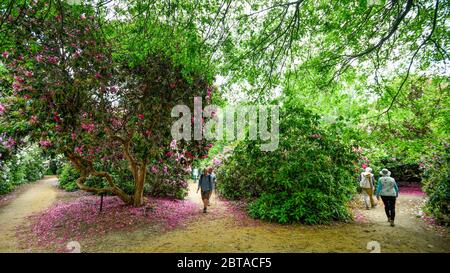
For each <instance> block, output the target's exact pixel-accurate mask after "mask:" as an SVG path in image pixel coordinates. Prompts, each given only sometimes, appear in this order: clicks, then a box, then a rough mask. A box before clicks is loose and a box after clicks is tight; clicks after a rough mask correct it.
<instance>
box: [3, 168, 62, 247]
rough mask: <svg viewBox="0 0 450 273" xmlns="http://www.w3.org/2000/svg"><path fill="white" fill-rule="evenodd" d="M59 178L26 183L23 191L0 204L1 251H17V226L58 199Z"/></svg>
mask: <svg viewBox="0 0 450 273" xmlns="http://www.w3.org/2000/svg"><path fill="white" fill-rule="evenodd" d="M57 182H58V180H57V178H56V177H54V176H46V177H45V178H44V179H42V180H39V181H37V182H34V183H32V184H28V185H24V187H26V188H25V189H24V191H23V192H21V193H19V194H18V195H17V197H15V198H14V199H12V200H11V201H9V202H7V203H5V204H3V205H2V206H0V252H16V251H19V250H18V249H17V247H18V246H17V240H16V237H15V228H16V227H17V226H19V225H20V224H21V223H22V222H23V221H24V220H25V218H26V217H27V216H29V215H31V214H33V213H35V212H38V211H41V210H43V209H45V208H47V207H49V206H50V205H51V204H52V203H53V202H54V201H55V199H56V196H57V189H56V187H55V185H56V184H57Z"/></svg>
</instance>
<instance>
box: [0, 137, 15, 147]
mask: <svg viewBox="0 0 450 273" xmlns="http://www.w3.org/2000/svg"><path fill="white" fill-rule="evenodd" d="M2 144H3V146H5V148H6V149H11V148H12V147H14V145H16V141H15V140H14V139H13V138H12V137H9V138H8V140H7V141H3V143H2Z"/></svg>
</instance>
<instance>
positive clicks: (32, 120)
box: [28, 116, 38, 125]
mask: <svg viewBox="0 0 450 273" xmlns="http://www.w3.org/2000/svg"><path fill="white" fill-rule="evenodd" d="M28 122H29V123H30V124H31V125H34V124H36V123H37V122H38V118H37V117H36V116H31V118H30V120H29V121H28Z"/></svg>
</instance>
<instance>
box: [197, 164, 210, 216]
mask: <svg viewBox="0 0 450 273" xmlns="http://www.w3.org/2000/svg"><path fill="white" fill-rule="evenodd" d="M212 180H213V179H212V178H211V175H210V174H209V172H208V169H207V168H205V169H204V170H203V173H202V174H201V175H200V178H199V179H198V188H197V193H198V191H199V190H200V189H201V190H202V191H201V196H202V201H203V213H206V211H207V208H208V204H209V197H210V196H211V192H212V190H213V181H212Z"/></svg>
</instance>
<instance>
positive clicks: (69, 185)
mask: <svg viewBox="0 0 450 273" xmlns="http://www.w3.org/2000/svg"><path fill="white" fill-rule="evenodd" d="M79 177H80V174H79V173H78V171H77V170H76V169H75V168H74V167H73V166H72V164H70V163H65V164H64V165H63V167H62V168H61V174H60V175H59V177H58V180H59V186H60V187H61V188H62V189H64V190H66V191H76V190H78V186H77V184H76V183H75V181H76V180H77V179H78V178H79Z"/></svg>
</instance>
